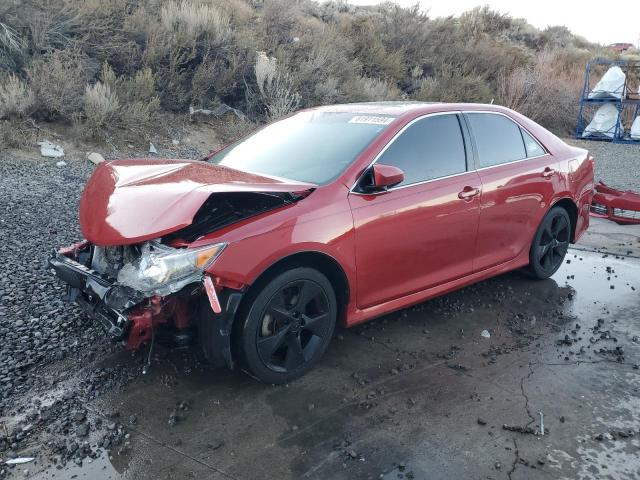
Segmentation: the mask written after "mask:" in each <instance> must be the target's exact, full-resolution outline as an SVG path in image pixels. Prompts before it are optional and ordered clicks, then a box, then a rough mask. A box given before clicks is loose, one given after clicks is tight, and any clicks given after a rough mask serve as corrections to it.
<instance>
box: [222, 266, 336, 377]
mask: <svg viewBox="0 0 640 480" xmlns="http://www.w3.org/2000/svg"><path fill="white" fill-rule="evenodd" d="M256 287H257V289H256V291H255V292H250V293H249V296H248V298H247V299H246V303H245V304H244V306H243V307H244V308H243V309H242V312H241V315H240V316H239V317H238V320H239V322H237V325H236V329H235V332H234V341H235V345H236V349H237V351H238V354H239V358H240V360H241V363H242V365H243V367H244V369H245V370H246V371H247V372H248V373H249V374H250V375H251V376H253V377H255V378H256V379H258V380H259V381H261V382H264V383H272V384H282V383H286V382H290V381H291V380H294V379H296V378H298V377H300V376H302V375H303V374H304V373H306V372H307V371H308V370H310V369H311V368H312V367H313V366H314V365H316V364H317V363H318V361H319V360H320V358H321V357H322V355H323V354H324V352H325V350H326V349H327V346H328V345H329V342H330V341H331V337H332V335H333V330H334V328H335V324H336V318H337V312H338V308H337V300H336V295H335V292H334V291H333V288H332V286H331V283H330V282H329V280H328V279H327V277H325V276H324V275H323V274H322V273H320V272H318V271H317V270H314V269H312V268H306V267H299V268H294V269H291V270H287V271H285V272H282V273H279V274H278V275H276V276H274V277H273V278H272V279H270V280H269V281H268V282H266V283H264V284H258V285H256Z"/></svg>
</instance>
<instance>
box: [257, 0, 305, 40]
mask: <svg viewBox="0 0 640 480" xmlns="http://www.w3.org/2000/svg"><path fill="white" fill-rule="evenodd" d="M299 13H300V12H299V10H298V9H297V8H296V6H295V5H292V2H290V1H287V0H266V1H265V2H264V8H263V10H262V18H261V26H262V28H263V29H264V31H263V35H264V42H265V44H266V46H268V47H270V48H273V47H276V46H277V45H279V44H283V43H284V44H286V43H290V42H291V40H292V38H293V37H294V33H293V32H294V30H295V29H296V27H297V24H298V16H299Z"/></svg>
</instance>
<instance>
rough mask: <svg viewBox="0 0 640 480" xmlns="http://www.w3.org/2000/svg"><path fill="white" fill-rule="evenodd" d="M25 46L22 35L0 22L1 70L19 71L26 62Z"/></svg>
mask: <svg viewBox="0 0 640 480" xmlns="http://www.w3.org/2000/svg"><path fill="white" fill-rule="evenodd" d="M24 48H25V44H24V41H23V40H22V38H20V35H18V33H17V32H16V31H15V30H14V29H13V28H11V27H10V26H9V25H7V24H6V23H3V22H0V68H2V67H4V68H7V67H8V68H10V69H17V68H18V67H19V66H21V65H22V62H23V60H24Z"/></svg>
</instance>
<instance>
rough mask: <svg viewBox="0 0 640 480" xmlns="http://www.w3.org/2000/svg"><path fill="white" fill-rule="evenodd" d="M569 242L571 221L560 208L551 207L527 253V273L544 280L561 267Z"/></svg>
mask: <svg viewBox="0 0 640 480" xmlns="http://www.w3.org/2000/svg"><path fill="white" fill-rule="evenodd" d="M570 240H571V219H570V218H569V214H568V213H567V211H566V210H565V209H564V208H562V207H553V208H552V209H551V210H549V212H547V214H546V215H545V216H544V218H543V219H542V222H541V223H540V226H539V227H538V231H537V232H536V234H535V236H534V238H533V243H532V244H531V250H530V251H529V267H528V272H529V273H530V274H531V275H532V276H533V277H535V278H539V279H545V278H549V277H550V276H551V275H553V274H554V273H556V271H557V270H558V269H559V268H560V266H561V265H562V262H563V261H564V257H565V255H566V254H567V249H568V248H569V241H570Z"/></svg>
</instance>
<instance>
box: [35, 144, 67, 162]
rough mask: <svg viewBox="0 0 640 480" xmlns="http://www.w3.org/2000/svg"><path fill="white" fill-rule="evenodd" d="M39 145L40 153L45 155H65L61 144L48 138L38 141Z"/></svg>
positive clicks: (56, 156)
mask: <svg viewBox="0 0 640 480" xmlns="http://www.w3.org/2000/svg"><path fill="white" fill-rule="evenodd" d="M38 145H40V155H42V156H43V157H49V158H60V157H64V150H63V148H62V147H61V146H60V145H56V144H55V143H51V142H50V141H48V140H43V141H41V142H38Z"/></svg>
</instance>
